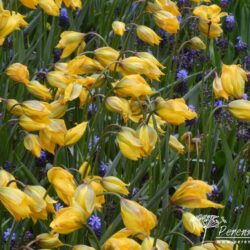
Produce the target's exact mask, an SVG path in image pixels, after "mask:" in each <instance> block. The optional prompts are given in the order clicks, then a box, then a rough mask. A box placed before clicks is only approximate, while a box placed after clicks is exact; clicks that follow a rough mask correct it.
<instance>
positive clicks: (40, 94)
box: [26, 80, 52, 101]
mask: <svg viewBox="0 0 250 250" xmlns="http://www.w3.org/2000/svg"><path fill="white" fill-rule="evenodd" d="M26 87H27V90H28V91H29V92H30V93H31V94H33V95H34V96H35V97H37V98H40V99H42V100H45V101H47V100H50V99H52V96H51V94H50V89H48V88H47V87H46V86H44V85H42V84H41V83H40V82H38V81H36V80H34V81H30V82H28V83H27V84H26Z"/></svg>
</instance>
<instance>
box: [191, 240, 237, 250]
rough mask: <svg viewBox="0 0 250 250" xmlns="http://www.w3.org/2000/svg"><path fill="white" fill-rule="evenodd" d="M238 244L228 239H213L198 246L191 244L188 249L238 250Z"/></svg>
mask: <svg viewBox="0 0 250 250" xmlns="http://www.w3.org/2000/svg"><path fill="white" fill-rule="evenodd" d="M238 249H239V246H238V245H236V244H235V243H234V242H232V241H229V240H220V241H214V242H211V243H205V244H202V245H199V246H193V247H191V248H189V250H238Z"/></svg>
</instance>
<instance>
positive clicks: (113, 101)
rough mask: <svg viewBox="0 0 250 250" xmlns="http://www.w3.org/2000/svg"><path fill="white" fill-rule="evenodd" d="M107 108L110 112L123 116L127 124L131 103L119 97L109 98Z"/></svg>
mask: <svg viewBox="0 0 250 250" xmlns="http://www.w3.org/2000/svg"><path fill="white" fill-rule="evenodd" d="M105 107H106V109H107V110H108V111H110V112H114V113H119V114H121V115H122V117H123V119H124V121H125V122H127V121H128V117H129V116H130V114H131V110H130V106H129V102H128V101H127V100H126V99H124V98H120V97H117V96H109V97H107V98H106V100H105Z"/></svg>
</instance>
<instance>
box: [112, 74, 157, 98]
mask: <svg viewBox="0 0 250 250" xmlns="http://www.w3.org/2000/svg"><path fill="white" fill-rule="evenodd" d="M114 91H115V93H116V94H117V95H118V96H121V97H139V96H142V95H151V94H154V93H155V91H153V90H152V89H151V87H150V86H149V84H147V82H146V81H145V80H144V78H143V77H142V76H140V75H128V76H124V77H123V78H122V79H121V80H120V81H119V82H117V83H116V84H115V88H114Z"/></svg>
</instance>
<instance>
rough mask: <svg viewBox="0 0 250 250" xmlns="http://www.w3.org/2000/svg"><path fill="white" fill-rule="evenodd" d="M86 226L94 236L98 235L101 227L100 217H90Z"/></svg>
mask: <svg viewBox="0 0 250 250" xmlns="http://www.w3.org/2000/svg"><path fill="white" fill-rule="evenodd" d="M88 225H89V226H90V227H91V228H92V229H93V231H94V232H95V234H96V235H99V234H100V230H101V227H102V223H101V219H100V217H98V216H96V215H91V216H90V217H89V219H88Z"/></svg>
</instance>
